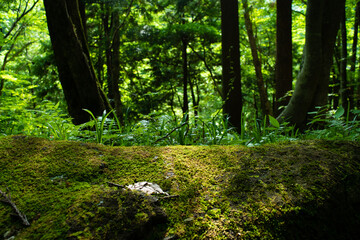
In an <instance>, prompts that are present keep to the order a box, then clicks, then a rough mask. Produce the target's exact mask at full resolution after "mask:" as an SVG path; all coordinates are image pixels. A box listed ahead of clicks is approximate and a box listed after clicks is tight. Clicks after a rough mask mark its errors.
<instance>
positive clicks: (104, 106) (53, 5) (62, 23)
mask: <svg viewBox="0 0 360 240" xmlns="http://www.w3.org/2000/svg"><path fill="white" fill-rule="evenodd" d="M44 5H45V10H46V17H47V24H48V29H49V33H50V38H51V42H52V46H53V49H54V54H55V60H56V63H57V67H58V71H59V78H60V82H61V85H62V88H63V91H64V95H65V98H66V101H67V105H68V111H69V114H70V116H71V117H72V118H73V123H74V124H81V123H84V122H87V121H89V114H88V113H87V112H85V111H83V109H88V110H90V111H91V112H92V113H93V114H94V115H95V116H99V115H102V113H103V111H104V110H107V111H109V110H110V109H111V107H110V104H109V103H108V100H107V98H106V96H105V94H104V92H103V91H102V89H101V87H100V85H99V83H98V80H97V78H96V75H95V71H94V68H93V65H92V63H91V60H90V54H89V49H88V45H87V42H86V36H85V30H84V26H83V24H82V19H81V16H80V11H79V3H78V0H44Z"/></svg>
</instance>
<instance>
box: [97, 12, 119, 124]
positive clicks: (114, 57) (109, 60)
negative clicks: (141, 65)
mask: <svg viewBox="0 0 360 240" xmlns="http://www.w3.org/2000/svg"><path fill="white" fill-rule="evenodd" d="M119 14H120V13H119V11H118V10H115V9H113V8H112V7H111V6H106V11H105V14H104V16H103V17H102V18H103V27H104V32H105V48H106V50H105V55H106V66H107V81H108V97H109V99H110V103H111V106H112V107H113V108H114V109H115V113H116V116H117V118H118V119H119V121H120V122H121V123H122V124H123V123H124V122H123V112H122V102H121V94H120V90H119V79H120V33H119V31H118V27H119V25H120V18H119ZM109 20H110V23H109Z"/></svg>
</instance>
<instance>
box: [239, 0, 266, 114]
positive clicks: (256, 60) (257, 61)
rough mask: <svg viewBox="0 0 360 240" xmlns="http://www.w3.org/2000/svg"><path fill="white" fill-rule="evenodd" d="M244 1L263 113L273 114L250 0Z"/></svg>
mask: <svg viewBox="0 0 360 240" xmlns="http://www.w3.org/2000/svg"><path fill="white" fill-rule="evenodd" d="M242 3H243V7H244V18H245V27H246V32H247V35H248V38H249V43H250V48H251V54H252V58H253V63H254V67H255V72H256V78H257V86H258V89H259V94H260V105H261V110H262V112H263V114H265V115H272V110H271V106H270V101H269V99H268V94H267V92H266V89H265V86H264V78H263V75H262V71H261V62H260V58H259V55H258V50H257V46H256V40H255V35H254V31H253V27H252V22H251V19H250V14H249V7H248V1H247V0H242Z"/></svg>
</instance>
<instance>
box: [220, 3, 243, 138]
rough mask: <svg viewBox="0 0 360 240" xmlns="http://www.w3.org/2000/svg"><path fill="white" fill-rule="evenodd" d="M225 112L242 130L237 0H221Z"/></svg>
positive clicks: (232, 124)
mask: <svg viewBox="0 0 360 240" xmlns="http://www.w3.org/2000/svg"><path fill="white" fill-rule="evenodd" d="M221 43H222V75H223V76H222V86H223V100H224V106H223V112H224V115H225V116H227V117H228V118H229V123H230V125H231V126H232V127H234V128H235V129H236V130H237V132H238V133H240V132H241V113H242V92H241V73H240V49H239V13H238V1H237V0H221Z"/></svg>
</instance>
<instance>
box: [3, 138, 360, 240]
mask: <svg viewBox="0 0 360 240" xmlns="http://www.w3.org/2000/svg"><path fill="white" fill-rule="evenodd" d="M145 181H146V182H149V185H150V183H155V184H158V185H159V186H160V187H161V189H162V190H163V191H165V192H167V193H168V194H169V195H170V196H167V195H164V194H163V195H154V196H149V195H146V194H143V193H141V192H138V191H131V190H128V189H127V187H126V186H128V185H130V184H134V183H137V182H145ZM0 191H1V192H0V193H2V194H0V199H2V201H0V239H9V240H10V239H36V240H39V239H51V240H52V239H167V240H170V239H337V240H338V239H358V237H359V234H360V228H359V226H360V143H359V142H350V141H323V140H322V141H294V142H282V143H277V144H269V145H263V146H259V147H252V148H250V147H242V146H169V147H110V146H104V145H99V144H94V143H83V142H71V141H49V140H46V139H41V138H34V137H29V136H8V137H1V138H0ZM16 209H17V210H18V213H17V212H16ZM25 215H26V218H25ZM20 216H21V217H20ZM25 220H28V223H29V224H30V225H29V226H25V224H24V223H25V222H26V221H25Z"/></svg>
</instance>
